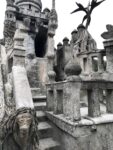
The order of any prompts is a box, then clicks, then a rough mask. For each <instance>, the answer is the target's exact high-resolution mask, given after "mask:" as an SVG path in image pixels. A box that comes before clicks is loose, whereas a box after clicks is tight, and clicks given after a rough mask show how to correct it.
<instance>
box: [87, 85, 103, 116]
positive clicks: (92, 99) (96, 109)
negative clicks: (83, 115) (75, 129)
mask: <svg viewBox="0 0 113 150" xmlns="http://www.w3.org/2000/svg"><path fill="white" fill-rule="evenodd" d="M99 92H100V91H99V89H98V88H94V89H91V90H88V115H89V116H90V117H98V116H100V102H99Z"/></svg>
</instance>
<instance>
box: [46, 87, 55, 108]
mask: <svg viewBox="0 0 113 150" xmlns="http://www.w3.org/2000/svg"><path fill="white" fill-rule="evenodd" d="M47 110H48V111H53V110H54V85H52V86H50V85H47Z"/></svg>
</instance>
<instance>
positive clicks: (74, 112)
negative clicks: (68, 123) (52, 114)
mask: <svg viewBox="0 0 113 150" xmlns="http://www.w3.org/2000/svg"><path fill="white" fill-rule="evenodd" d="M80 90H81V80H80V78H79V77H78V78H76V79H72V80H70V81H67V82H66V83H65V84H64V96H63V98H64V100H63V113H64V115H65V116H66V117H69V118H70V119H72V120H73V121H78V120H80V119H81V114H80Z"/></svg>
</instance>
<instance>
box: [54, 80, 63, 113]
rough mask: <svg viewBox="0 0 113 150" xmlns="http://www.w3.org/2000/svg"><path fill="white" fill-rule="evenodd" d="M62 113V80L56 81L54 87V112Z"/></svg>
mask: <svg viewBox="0 0 113 150" xmlns="http://www.w3.org/2000/svg"><path fill="white" fill-rule="evenodd" d="M62 113H63V82H60V83H56V85H55V87H54V114H62Z"/></svg>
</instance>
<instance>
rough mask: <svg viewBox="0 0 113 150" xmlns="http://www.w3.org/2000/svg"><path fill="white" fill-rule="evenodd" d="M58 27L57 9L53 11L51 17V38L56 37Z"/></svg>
mask: <svg viewBox="0 0 113 150" xmlns="http://www.w3.org/2000/svg"><path fill="white" fill-rule="evenodd" d="M57 27H58V16H57V12H56V10H55V9H52V10H51V12H50V17H49V25H48V34H49V35H51V36H54V35H55V30H56V29H57Z"/></svg>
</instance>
